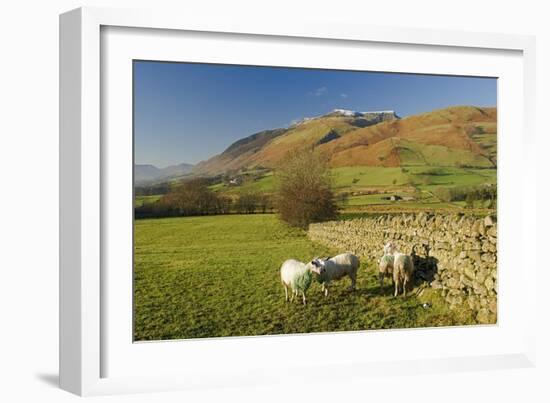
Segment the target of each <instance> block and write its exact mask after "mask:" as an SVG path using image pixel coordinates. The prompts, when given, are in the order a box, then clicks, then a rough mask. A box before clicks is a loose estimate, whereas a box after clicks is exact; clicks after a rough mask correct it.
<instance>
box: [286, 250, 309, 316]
mask: <svg viewBox="0 0 550 403" xmlns="http://www.w3.org/2000/svg"><path fill="white" fill-rule="evenodd" d="M312 279H313V274H312V267H311V265H309V264H305V263H302V262H299V261H298V260H294V259H289V260H286V261H285V262H284V263H283V265H282V266H281V283H282V284H283V287H284V289H285V301H288V289H289V288H290V290H291V291H292V296H291V298H290V302H292V301H294V297H297V296H298V294H299V293H301V294H302V302H303V303H304V305H305V304H306V291H307V290H308V288H309V287H310V286H311V281H312Z"/></svg>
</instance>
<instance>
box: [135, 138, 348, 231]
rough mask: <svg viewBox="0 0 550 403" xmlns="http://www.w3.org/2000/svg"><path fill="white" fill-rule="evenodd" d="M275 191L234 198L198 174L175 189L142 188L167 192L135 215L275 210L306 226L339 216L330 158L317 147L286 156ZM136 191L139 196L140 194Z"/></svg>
mask: <svg viewBox="0 0 550 403" xmlns="http://www.w3.org/2000/svg"><path fill="white" fill-rule="evenodd" d="M274 172H275V181H276V184H277V185H276V189H275V192H274V194H272V195H268V194H261V193H257V192H252V191H244V190H243V191H242V192H241V193H240V194H238V195H234V196H232V197H230V196H228V195H225V194H223V193H220V192H214V191H213V190H212V189H211V188H210V187H209V186H210V185H212V180H211V179H207V178H194V179H190V180H187V181H185V182H183V183H182V184H180V185H179V186H177V187H173V188H168V189H165V188H162V189H143V190H141V191H140V193H139V194H143V195H148V194H152V193H150V192H152V191H154V190H163V191H164V193H165V194H163V195H162V196H161V198H160V199H159V200H157V201H155V202H152V203H144V204H143V205H141V206H139V207H135V209H134V211H135V217H136V218H153V217H176V216H200V215H216V214H231V213H238V214H252V213H268V212H269V213H272V212H275V211H276V212H277V213H278V214H279V215H280V217H281V219H282V220H283V221H286V222H287V223H288V224H290V225H292V226H295V227H301V228H307V226H308V225H309V224H310V223H311V222H318V221H325V220H330V219H334V218H336V215H337V214H338V208H337V205H336V201H337V200H336V197H335V195H334V193H333V191H332V186H331V180H330V175H329V167H328V158H327V157H326V156H325V155H323V154H321V153H319V152H317V151H315V150H314V149H313V148H307V149H301V150H295V151H292V152H290V153H288V154H287V156H286V157H285V158H283V159H282V161H281V162H280V163H279V165H278V167H276V169H275V171H274ZM139 194H138V192H136V195H139Z"/></svg>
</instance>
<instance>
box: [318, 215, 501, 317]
mask: <svg viewBox="0 0 550 403" xmlns="http://www.w3.org/2000/svg"><path fill="white" fill-rule="evenodd" d="M308 235H309V237H310V238H311V239H312V240H313V241H316V242H319V243H322V244H324V245H327V246H330V247H333V248H336V249H338V250H341V251H350V252H353V253H356V254H358V255H360V256H362V257H363V258H364V259H365V258H366V260H367V262H368V263H369V264H374V263H375V262H376V260H377V259H379V258H380V257H381V256H382V247H383V245H384V243H385V242H388V241H390V240H393V241H394V242H395V243H396V244H397V245H398V249H399V250H400V251H402V252H405V253H411V254H413V255H414V259H415V265H416V267H417V271H416V280H417V282H426V283H427V284H429V285H430V286H431V287H432V288H434V289H437V290H439V291H440V292H441V295H442V296H443V297H444V298H445V301H446V302H447V303H448V304H449V305H450V307H451V308H455V307H456V306H459V305H460V306H463V307H467V308H468V309H470V310H472V311H473V313H474V314H475V316H476V319H477V321H478V322H479V323H495V322H496V315H497V292H498V291H497V290H498V282H497V222H496V218H495V217H492V216H487V217H484V218H476V217H472V216H467V215H456V214H454V215H452V214H449V215H440V214H427V213H418V214H399V215H381V216H378V217H368V218H358V219H353V220H348V221H331V222H326V223H318V224H311V225H310V227H309V231H308Z"/></svg>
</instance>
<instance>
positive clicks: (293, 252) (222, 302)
mask: <svg viewBox="0 0 550 403" xmlns="http://www.w3.org/2000/svg"><path fill="white" fill-rule="evenodd" d="M337 252H341V251H335V250H330V249H327V248H325V247H323V246H320V245H317V244H314V243H312V242H311V241H309V240H308V238H307V237H306V234H305V233H304V232H303V231H301V230H297V229H291V228H289V227H287V226H285V225H284V224H282V223H281V222H280V221H279V220H278V219H277V217H276V216H275V215H261V214H255V215H247V216H240V215H228V216H207V217H187V218H183V217H182V218H167V219H152V220H137V221H136V222H135V268H134V281H135V283H134V306H135V315H134V320H135V326H134V338H135V340H136V341H139V340H160V339H164V340H166V339H181V338H200V337H218V336H245V335H265V334H284V333H287V334H288V333H305V332H323V331H344V330H365V329H387V328H409V327H424V326H445V325H458V324H469V323H474V322H473V318H471V317H470V316H469V314H467V313H465V312H461V311H457V310H454V311H450V310H449V309H448V308H447V306H446V304H445V303H444V302H443V301H442V300H441V298H440V297H439V295H438V294H436V293H435V292H432V291H431V290H429V289H426V290H425V292H424V293H423V294H422V297H416V296H414V293H410V294H409V296H407V297H404V298H402V297H399V298H393V297H392V296H391V292H392V290H391V286H390V285H389V283H388V284H387V285H386V287H385V288H383V290H382V291H380V290H379V288H378V283H377V274H376V272H375V269H374V266H373V263H374V262H362V265H361V268H360V271H359V275H358V282H357V290H356V291H355V292H348V291H346V288H347V287H348V286H349V280H348V279H344V280H343V281H341V282H337V283H335V284H334V286H333V287H332V288H331V293H330V294H329V296H328V298H325V297H324V296H322V295H321V291H320V285H319V284H317V283H315V284H313V285H312V288H311V289H310V290H309V292H308V305H306V306H303V305H302V304H301V303H285V301H284V292H283V288H282V286H281V284H280V278H279V268H280V265H281V263H282V262H283V261H284V260H286V259H288V258H296V259H299V260H302V261H307V260H309V259H311V258H312V257H314V256H323V255H330V254H334V253H337ZM426 300H429V301H430V302H431V303H432V308H430V309H424V308H423V307H422V306H421V304H422V302H424V301H426Z"/></svg>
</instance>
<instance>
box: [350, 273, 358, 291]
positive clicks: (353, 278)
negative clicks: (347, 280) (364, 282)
mask: <svg viewBox="0 0 550 403" xmlns="http://www.w3.org/2000/svg"><path fill="white" fill-rule="evenodd" d="M356 281H357V272H355V273H353V275H352V276H351V289H352V290H355V283H356Z"/></svg>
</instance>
